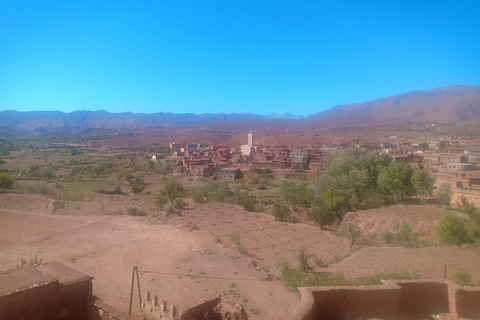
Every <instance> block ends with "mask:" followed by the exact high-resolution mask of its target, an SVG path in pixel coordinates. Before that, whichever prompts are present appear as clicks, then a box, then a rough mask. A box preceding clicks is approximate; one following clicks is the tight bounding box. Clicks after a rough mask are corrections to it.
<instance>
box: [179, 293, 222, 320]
mask: <svg viewBox="0 0 480 320" xmlns="http://www.w3.org/2000/svg"><path fill="white" fill-rule="evenodd" d="M220 301H221V300H220V297H215V298H213V299H211V300H207V301H202V302H200V303H199V304H197V305H194V306H192V307H190V308H188V309H187V310H183V311H182V312H181V313H180V319H182V320H190V319H204V315H205V314H208V313H211V312H212V310H213V309H214V308H215V307H216V306H217V305H218V304H219V303H220Z"/></svg>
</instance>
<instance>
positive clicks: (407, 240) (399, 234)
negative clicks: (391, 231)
mask: <svg viewBox="0 0 480 320" xmlns="http://www.w3.org/2000/svg"><path fill="white" fill-rule="evenodd" d="M395 242H396V243H397V244H398V245H401V246H405V247H410V248H411V247H415V246H416V245H417V244H418V239H417V236H416V235H415V234H414V233H413V232H412V228H411V227H410V225H409V224H408V222H403V223H402V224H401V225H400V226H399V227H398V229H397V231H396V232H395Z"/></svg>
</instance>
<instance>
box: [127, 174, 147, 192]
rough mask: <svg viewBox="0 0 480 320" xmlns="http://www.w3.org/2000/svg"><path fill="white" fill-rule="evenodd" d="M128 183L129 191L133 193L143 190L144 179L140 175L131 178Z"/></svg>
mask: <svg viewBox="0 0 480 320" xmlns="http://www.w3.org/2000/svg"><path fill="white" fill-rule="evenodd" d="M130 185H131V188H130V191H131V192H133V193H135V194H139V193H142V191H143V190H145V181H144V180H143V179H142V178H140V177H135V178H134V179H132V180H131V182H130Z"/></svg>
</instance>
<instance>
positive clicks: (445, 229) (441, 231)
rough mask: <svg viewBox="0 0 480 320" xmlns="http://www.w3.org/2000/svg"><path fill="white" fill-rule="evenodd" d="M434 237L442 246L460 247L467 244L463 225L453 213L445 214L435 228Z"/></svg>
mask: <svg viewBox="0 0 480 320" xmlns="http://www.w3.org/2000/svg"><path fill="white" fill-rule="evenodd" d="M435 237H436V238H437V240H438V241H439V242H440V243H442V244H453V245H460V244H462V243H466V242H468V239H467V236H466V231H465V223H464V222H463V221H462V219H460V218H459V217H457V216H456V215H454V214H453V213H450V212H449V213H446V214H444V215H443V216H442V218H441V219H440V221H439V222H438V223H437V225H436V226H435Z"/></svg>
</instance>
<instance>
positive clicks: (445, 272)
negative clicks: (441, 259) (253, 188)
mask: <svg viewBox="0 0 480 320" xmlns="http://www.w3.org/2000/svg"><path fill="white" fill-rule="evenodd" d="M443 278H444V279H445V280H447V264H445V268H444V272H443Z"/></svg>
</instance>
